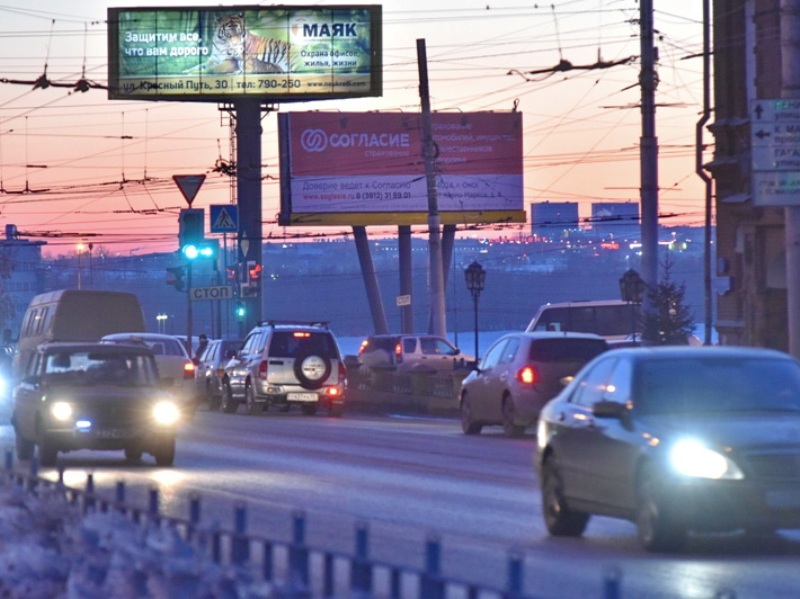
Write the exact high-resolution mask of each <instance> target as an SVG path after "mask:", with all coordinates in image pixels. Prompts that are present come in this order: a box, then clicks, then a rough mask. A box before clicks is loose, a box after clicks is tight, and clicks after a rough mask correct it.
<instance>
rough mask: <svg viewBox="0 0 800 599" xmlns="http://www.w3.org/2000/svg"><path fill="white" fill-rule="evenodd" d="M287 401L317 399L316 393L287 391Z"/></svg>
mask: <svg viewBox="0 0 800 599" xmlns="http://www.w3.org/2000/svg"><path fill="white" fill-rule="evenodd" d="M286 400H287V401H317V394H316V393H287V394H286Z"/></svg>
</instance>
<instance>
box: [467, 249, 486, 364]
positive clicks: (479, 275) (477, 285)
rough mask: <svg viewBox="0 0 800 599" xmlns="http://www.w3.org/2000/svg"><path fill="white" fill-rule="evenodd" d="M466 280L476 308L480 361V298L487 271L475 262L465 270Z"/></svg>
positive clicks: (476, 352)
mask: <svg viewBox="0 0 800 599" xmlns="http://www.w3.org/2000/svg"><path fill="white" fill-rule="evenodd" d="M464 278H465V279H466V281H467V289H469V292H470V293H471V294H472V303H473V306H474V308H475V359H476V360H477V359H478V298H479V297H480V296H481V291H483V286H484V284H485V283H486V271H485V270H483V267H482V266H481V265H480V264H478V263H477V262H475V261H473V262H472V264H470V265H469V266H468V267H467V268H466V269H464Z"/></svg>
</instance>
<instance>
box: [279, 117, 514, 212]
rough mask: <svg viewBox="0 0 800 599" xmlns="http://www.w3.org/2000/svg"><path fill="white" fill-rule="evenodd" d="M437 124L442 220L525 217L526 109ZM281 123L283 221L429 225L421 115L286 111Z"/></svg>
mask: <svg viewBox="0 0 800 599" xmlns="http://www.w3.org/2000/svg"><path fill="white" fill-rule="evenodd" d="M431 121H432V130H433V140H434V143H435V146H436V158H435V167H436V173H437V174H436V190H437V205H438V210H439V213H440V217H441V222H442V223H443V224H464V223H491V222H525V210H524V205H523V175H522V133H523V132H522V114H521V113H519V112H510V113H498V112H476V113H460V112H459V113H434V114H432V115H431ZM278 125H279V137H280V142H281V157H280V158H281V212H280V215H279V222H280V224H282V225H315V226H316V225H369V224H379V225H392V224H398V225H403V224H412V225H413V224H425V223H427V218H428V192H427V180H426V177H425V160H424V157H423V153H422V149H423V136H422V118H421V115H420V114H419V113H379V112H370V113H342V112H336V113H324V112H300V113H284V114H279V115H278Z"/></svg>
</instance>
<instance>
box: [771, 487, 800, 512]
mask: <svg viewBox="0 0 800 599" xmlns="http://www.w3.org/2000/svg"><path fill="white" fill-rule="evenodd" d="M767 505H768V506H769V507H771V508H774V509H778V510H780V509H793V508H796V509H800V491H768V492H767Z"/></svg>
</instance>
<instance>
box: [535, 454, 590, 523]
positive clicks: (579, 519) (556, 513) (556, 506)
mask: <svg viewBox="0 0 800 599" xmlns="http://www.w3.org/2000/svg"><path fill="white" fill-rule="evenodd" d="M540 484H541V489H542V514H543V516H544V523H545V526H546V527H547V531H548V532H549V533H550V534H551V535H553V536H554V537H579V536H581V535H582V534H583V531H584V530H586V525H587V524H588V522H589V514H586V513H583V512H577V511H574V510H571V509H570V508H569V506H568V505H567V502H566V500H565V499H564V483H563V482H562V481H561V475H560V474H559V472H558V469H557V468H556V465H555V463H554V461H553V458H547V460H546V461H545V463H544V466H542V480H541V481H540Z"/></svg>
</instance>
